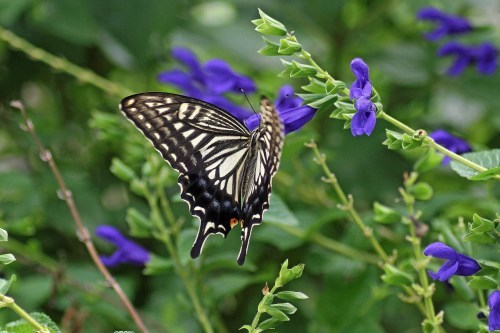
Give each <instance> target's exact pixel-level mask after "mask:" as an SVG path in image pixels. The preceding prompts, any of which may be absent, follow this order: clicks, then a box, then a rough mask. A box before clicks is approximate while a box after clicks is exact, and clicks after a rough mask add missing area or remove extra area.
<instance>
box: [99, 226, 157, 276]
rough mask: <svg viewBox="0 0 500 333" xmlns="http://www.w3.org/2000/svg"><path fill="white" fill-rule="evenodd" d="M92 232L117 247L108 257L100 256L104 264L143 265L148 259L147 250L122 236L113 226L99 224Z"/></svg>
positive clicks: (111, 265)
mask: <svg viewBox="0 0 500 333" xmlns="http://www.w3.org/2000/svg"><path fill="white" fill-rule="evenodd" d="M94 232H95V234H96V235H97V236H99V237H100V238H102V239H104V240H106V241H108V242H110V243H113V244H115V245H116V247H117V248H118V249H117V250H116V251H115V253H113V254H112V255H111V256H110V257H106V256H100V258H101V261H102V263H103V264H104V265H105V266H107V267H114V266H117V265H119V264H124V263H128V264H132V265H137V266H144V265H145V264H146V263H147V262H148V261H149V259H150V255H149V252H148V251H147V250H146V249H145V248H143V247H142V246H141V245H139V244H137V243H135V242H133V241H131V240H130V239H128V238H126V237H125V236H123V235H122V234H121V232H120V231H119V230H118V229H116V228H115V227H112V226H110V225H101V226H98V227H97V228H95V230H94Z"/></svg>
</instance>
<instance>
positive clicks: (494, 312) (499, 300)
mask: <svg viewBox="0 0 500 333" xmlns="http://www.w3.org/2000/svg"><path fill="white" fill-rule="evenodd" d="M488 306H489V307H490V315H489V316H488V328H489V330H490V331H494V330H500V290H495V291H494V292H492V293H491V295H490V296H489V297H488Z"/></svg>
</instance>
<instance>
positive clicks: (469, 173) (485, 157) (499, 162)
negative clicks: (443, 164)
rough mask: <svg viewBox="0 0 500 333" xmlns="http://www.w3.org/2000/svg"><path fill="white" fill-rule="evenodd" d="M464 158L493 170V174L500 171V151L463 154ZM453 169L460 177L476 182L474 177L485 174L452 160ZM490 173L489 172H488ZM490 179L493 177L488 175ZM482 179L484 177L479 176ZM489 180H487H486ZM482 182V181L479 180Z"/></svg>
mask: <svg viewBox="0 0 500 333" xmlns="http://www.w3.org/2000/svg"><path fill="white" fill-rule="evenodd" d="M462 157H464V158H466V159H468V160H470V161H472V162H474V163H476V164H478V165H480V166H482V167H484V168H486V169H493V172H497V171H498V169H497V168H498V167H500V149H492V150H485V151H480V152H473V153H466V154H463V155H462ZM451 168H452V169H453V170H454V171H455V172H456V173H458V174H459V175H460V176H462V177H465V178H468V179H471V180H476V179H473V178H474V176H476V175H479V174H483V173H484V172H481V173H480V172H478V171H476V170H474V169H471V168H469V167H468V166H465V165H463V164H462V163H459V162H457V161H454V160H452V161H451ZM487 172H489V170H487ZM488 175H489V176H488V178H491V177H492V176H493V175H491V174H489V173H488ZM496 175H498V173H496ZM479 177H480V178H481V177H482V176H479ZM486 179H487V178H486ZM479 180H482V179H479Z"/></svg>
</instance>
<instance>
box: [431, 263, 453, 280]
mask: <svg viewBox="0 0 500 333" xmlns="http://www.w3.org/2000/svg"><path fill="white" fill-rule="evenodd" d="M457 269H458V262H456V261H454V260H448V261H447V262H445V263H444V265H443V266H441V268H440V269H439V270H438V271H437V273H436V276H437V277H438V280H439V281H441V282H442V281H446V280H448V279H449V278H451V277H452V276H453V275H454V274H455V272H456V271H457Z"/></svg>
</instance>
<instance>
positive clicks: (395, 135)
mask: <svg viewBox="0 0 500 333" xmlns="http://www.w3.org/2000/svg"><path fill="white" fill-rule="evenodd" d="M385 134H386V136H387V139H386V140H385V141H384V142H382V144H384V145H386V146H387V148H389V149H397V150H399V149H403V134H402V133H399V132H395V131H391V130H385Z"/></svg>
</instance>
